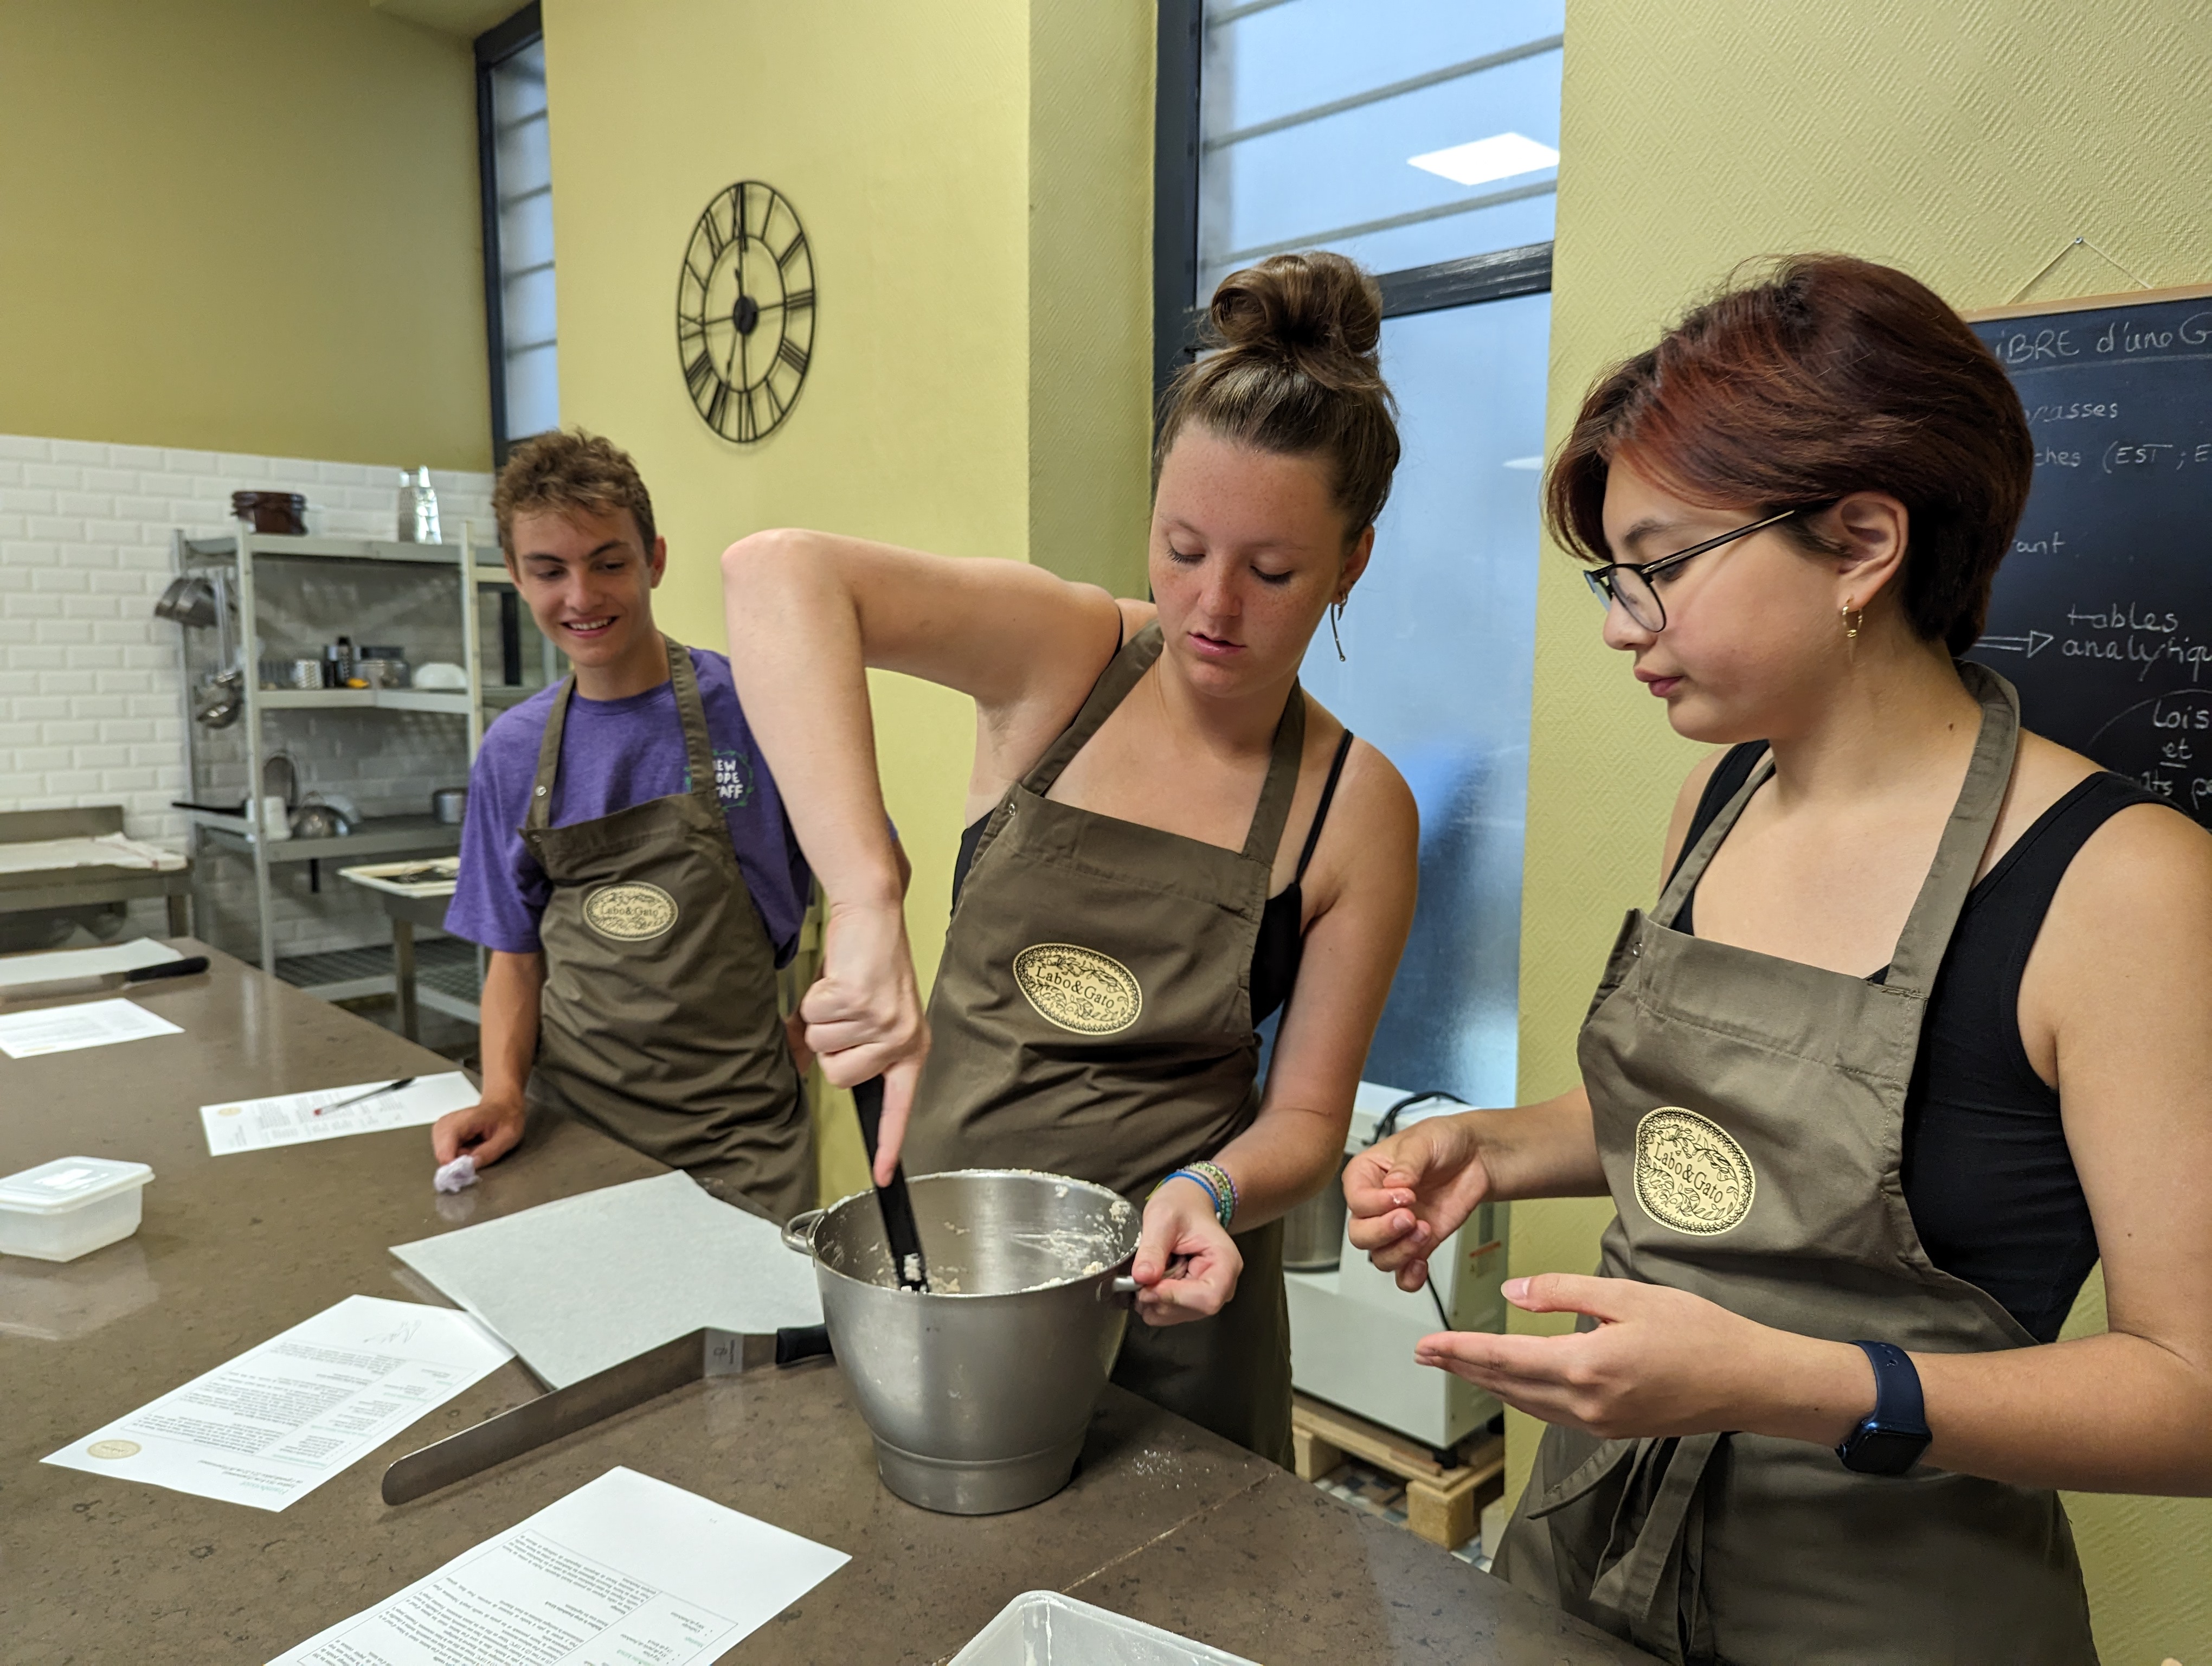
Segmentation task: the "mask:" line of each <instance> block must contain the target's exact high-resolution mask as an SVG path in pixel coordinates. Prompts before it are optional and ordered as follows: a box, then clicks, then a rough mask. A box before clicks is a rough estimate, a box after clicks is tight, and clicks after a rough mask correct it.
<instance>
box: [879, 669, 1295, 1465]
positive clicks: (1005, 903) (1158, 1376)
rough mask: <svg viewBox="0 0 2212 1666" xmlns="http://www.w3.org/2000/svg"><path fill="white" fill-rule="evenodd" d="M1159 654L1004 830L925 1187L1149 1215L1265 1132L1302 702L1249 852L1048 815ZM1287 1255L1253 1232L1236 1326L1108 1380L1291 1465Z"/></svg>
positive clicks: (1278, 1233)
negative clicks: (1002, 1177)
mask: <svg viewBox="0 0 2212 1666" xmlns="http://www.w3.org/2000/svg"><path fill="white" fill-rule="evenodd" d="M1160 648H1161V639H1160V632H1159V627H1158V625H1152V626H1148V627H1147V628H1146V629H1144V630H1143V631H1140V632H1139V634H1138V635H1136V636H1134V637H1133V638H1132V639H1131V640H1130V641H1128V642H1127V644H1126V645H1125V646H1124V647H1123V648H1121V651H1120V652H1119V653H1118V654H1115V657H1114V659H1113V660H1112V661H1111V662H1109V664H1108V666H1107V667H1106V670H1105V671H1104V672H1103V673H1102V674H1101V675H1100V677H1099V678H1098V682H1097V686H1096V687H1095V688H1093V689H1092V690H1091V696H1090V698H1089V699H1088V700H1086V701H1085V702H1084V706H1083V709H1082V710H1081V711H1080V712H1079V713H1078V714H1076V718H1075V721H1074V722H1073V723H1072V724H1070V725H1069V726H1068V727H1067V729H1066V732H1065V733H1063V734H1061V736H1060V739H1058V740H1056V741H1054V743H1053V745H1052V746H1051V748H1050V750H1048V751H1047V752H1046V753H1045V755H1044V756H1043V757H1042V758H1040V759H1038V760H1037V763H1036V767H1035V768H1034V769H1031V770H1030V773H1029V774H1028V775H1027V776H1025V777H1024V779H1023V780H1021V781H1018V782H1016V783H1015V784H1014V785H1013V786H1012V787H1009V788H1008V789H1007V792H1006V797H1005V798H1004V799H1002V800H1000V803H999V805H998V806H997V808H996V809H994V811H993V812H991V818H990V821H989V822H988V824H987V825H986V826H985V828H984V830H983V835H982V839H981V844H980V845H979V846H978V848H977V849H976V852H975V861H974V864H973V865H972V866H970V867H969V872H968V877H967V879H966V881H965V882H964V883H963V885H962V886H961V890H960V895H959V897H957V899H956V900H955V903H954V905H953V912H952V924H951V930H950V931H949V933H947V935H946V938H945V958H944V959H943V961H942V962H941V963H940V964H939V967H938V973H937V986H936V988H935V990H934V991H933V994H931V997H930V1003H929V1020H930V1028H931V1031H932V1034H933V1044H932V1047H931V1050H930V1055H929V1061H928V1063H927V1066H926V1067H924V1070H923V1073H922V1079H921V1090H920V1094H919V1097H918V1099H917V1102H916V1109H915V1119H914V1125H913V1128H912V1129H911V1130H910V1131H909V1133H908V1136H907V1146H906V1151H907V1166H908V1169H909V1170H913V1171H914V1172H916V1173H924V1174H926V1173H929V1172H931V1171H933V1170H942V1169H971V1168H1000V1167H1017V1168H1029V1169H1042V1170H1047V1171H1048V1172H1051V1173H1054V1174H1067V1175H1073V1176H1075V1177H1078V1178H1079V1179H1083V1180H1089V1181H1094V1182H1097V1183H1099V1184H1102V1185H1107V1186H1111V1187H1113V1188H1114V1189H1115V1190H1116V1191H1118V1192H1120V1193H1121V1194H1122V1195H1124V1196H1125V1197H1127V1198H1129V1199H1131V1200H1132V1201H1137V1202H1141V1201H1143V1200H1144V1198H1145V1197H1146V1195H1147V1194H1148V1193H1149V1192H1150V1190H1151V1189H1152V1185H1153V1184H1154V1183H1156V1182H1157V1181H1158V1180H1159V1178H1160V1177H1162V1176H1163V1175H1165V1174H1167V1173H1169V1172H1170V1170H1174V1169H1176V1168H1177V1167H1179V1166H1181V1165H1182V1164H1185V1163H1189V1162H1193V1161H1195V1160H1198V1159H1200V1158H1210V1157H1212V1155H1213V1154H1214V1153H1215V1152H1218V1151H1219V1150H1220V1149H1221V1147H1222V1146H1225V1145H1226V1144H1228V1143H1229V1141H1230V1140H1232V1139H1234V1138H1235V1137H1236V1136H1237V1134H1241V1133H1243V1131H1244V1130H1245V1129H1246V1128H1249V1127H1250V1126H1251V1123H1252V1120H1253V1118H1254V1117H1255V1116H1257V1115H1258V1114H1259V1109H1260V1091H1259V1085H1258V1071H1259V1041H1258V1038H1257V1037H1255V1035H1254V1034H1253V1031H1252V1000H1251V990H1250V988H1249V984H1250V980H1251V972H1252V952H1253V945H1254V944H1255V942H1256V941H1257V940H1258V938H1259V934H1260V918H1261V914H1262V913H1263V912H1264V911H1265V910H1266V908H1267V891H1268V885H1269V882H1270V879H1272V877H1273V870H1274V861H1275V848H1276V846H1277V844H1278V843H1279V842H1280V840H1281V838H1282V833H1283V824H1284V823H1285V821H1286V820H1287V819H1288V818H1289V815H1290V809H1291V796H1292V794H1293V793H1296V791H1297V781H1298V765H1299V762H1300V759H1301V757H1302V756H1303V753H1304V744H1305V696H1304V690H1299V689H1296V688H1293V689H1292V690H1291V698H1290V701H1289V703H1288V704H1287V705H1286V706H1285V708H1284V710H1283V717H1282V721H1281V722H1280V723H1279V724H1278V725H1277V726H1276V729H1275V737H1274V747H1273V755H1272V756H1271V757H1270V758H1269V760H1268V764H1267V781H1266V784H1265V785H1264V786H1262V787H1261V789H1260V800H1259V805H1258V807H1257V808H1256V809H1255V811H1254V812H1253V815H1252V824H1251V827H1250V830H1249V832H1248V834H1247V835H1246V837H1245V841H1244V848H1243V849H1242V850H1241V851H1238V850H1225V849H1223V848H1220V847H1219V846H1218V845H1211V844H1206V843H1205V842H1202V841H1200V840H1196V839H1189V838H1184V837H1182V836H1180V835H1178V834H1174V833H1165V832H1162V831H1160V830H1158V829H1157V828H1151V827H1141V826H1139V825H1138V824H1136V823H1134V822H1127V821H1121V820H1118V819H1117V818H1114V817H1112V816H1102V815H1098V814H1097V813H1095V812H1091V811H1088V810H1079V809H1076V808H1075V807H1074V806H1071V805H1066V804H1060V803H1055V802H1054V800H1051V799H1049V798H1048V797H1047V796H1046V794H1047V793H1049V792H1050V791H1051V790H1052V786H1053V783H1054V781H1057V780H1058V779H1059V778H1060V771H1061V770H1062V769H1066V767H1067V764H1068V762H1069V760H1070V759H1072V758H1073V757H1075V755H1076V754H1077V753H1078V752H1079V751H1082V750H1083V746H1084V743H1085V742H1086V741H1088V740H1089V739H1091V736H1092V735H1094V734H1096V733H1097V732H1098V728H1099V726H1100V725H1101V724H1103V722H1105V721H1106V719H1107V717H1108V716H1109V714H1111V713H1112V712H1113V710H1114V709H1115V707H1117V706H1119V705H1120V704H1121V702H1122V700H1123V698H1124V697H1125V696H1127V694H1128V692H1129V690H1132V689H1133V688H1134V687H1135V686H1136V685H1137V682H1138V680H1139V678H1141V677H1143V675H1144V674H1145V672H1146V669H1147V668H1148V667H1150V666H1152V662H1153V661H1154V660H1158V658H1159V655H1160ZM1282 1238H1283V1234H1282V1223H1281V1222H1280V1221H1271V1222H1269V1223H1268V1224H1267V1225H1265V1226H1261V1227H1259V1228H1257V1229H1255V1231H1249V1232H1240V1233H1237V1235H1236V1240H1237V1249H1239V1251H1241V1252H1242V1254H1243V1257H1244V1270H1243V1276H1242V1277H1241V1278H1240V1280H1238V1283H1237V1294H1236V1296H1235V1298H1233V1299H1232V1300H1231V1302H1230V1303H1229V1304H1228V1306H1227V1307H1225V1308H1224V1309H1223V1310H1222V1311H1221V1312H1219V1313H1218V1314H1216V1315H1215V1316H1213V1317H1212V1318H1210V1319H1200V1320H1196V1321H1194V1322H1190V1323H1188V1324H1182V1325H1170V1326H1160V1327H1154V1326H1152V1325H1146V1324H1132V1325H1131V1326H1130V1327H1129V1329H1128V1335H1127V1340H1126V1341H1124V1342H1123V1344H1122V1347H1121V1361H1120V1363H1119V1364H1118V1365H1116V1366H1115V1371H1114V1380H1115V1382H1117V1383H1121V1385H1122V1386H1124V1387H1125V1388H1128V1389H1133V1390H1134V1391H1135V1392H1136V1393H1139V1394H1141V1395H1145V1396H1146V1397H1147V1398H1148V1399H1151V1400H1152V1401H1154V1402H1157V1403H1158V1404H1160V1405H1163V1406H1165V1407H1166V1408H1168V1409H1169V1410H1170V1411H1173V1412H1176V1413H1179V1414H1182V1416H1185V1417H1188V1418H1189V1419H1190V1420H1192V1421H1194V1422H1195V1423H1199V1424H1201V1425H1203V1426H1205V1427H1206V1428H1209V1429H1212V1431H1214V1432H1216V1433H1218V1434H1220V1435H1222V1436H1225V1438H1228V1439H1231V1440H1234V1441H1237V1443H1239V1444H1242V1445H1243V1446H1246V1447H1249V1449H1250V1450H1253V1451H1255V1452H1258V1453H1260V1454H1261V1456H1265V1457H1269V1458H1273V1459H1274V1460H1275V1461H1276V1462H1283V1463H1287V1462H1289V1457H1290V1441H1291V1354H1290V1320H1289V1314H1288V1311H1287V1309H1286V1307H1285V1298H1284V1294H1283V1276H1282V1247H1283V1246H1282Z"/></svg>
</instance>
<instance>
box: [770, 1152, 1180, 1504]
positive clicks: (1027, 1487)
mask: <svg viewBox="0 0 2212 1666" xmlns="http://www.w3.org/2000/svg"><path fill="white" fill-rule="evenodd" d="M908 1189H909V1190H910V1191H911V1193H912V1195H913V1198H914V1213H915V1222H916V1224H917V1225H919V1227H920V1228H921V1248H922V1255H923V1256H924V1258H925V1259H926V1260H927V1262H928V1265H929V1282H930V1288H929V1290H928V1291H927V1292H914V1291H905V1290H901V1289H900V1288H899V1287H898V1279H897V1275H896V1272H895V1271H894V1269H893V1268H892V1266H891V1257H890V1246H889V1245H888V1244H887V1243H885V1241H884V1223H883V1214H882V1211H881V1210H880V1209H879V1208H878V1206H877V1202H876V1195H875V1194H874V1192H872V1191H866V1192H856V1193H854V1195H852V1196H850V1197H848V1198H843V1199H841V1200H840V1201H837V1202H836V1203H833V1204H831V1205H830V1206H829V1207H828V1208H827V1209H809V1210H807V1211H806V1212H805V1213H804V1214H800V1215H797V1216H794V1217H793V1219H792V1221H791V1223H790V1225H787V1226H786V1227H785V1228H784V1232H783V1238H784V1242H785V1243H787V1244H789V1245H790V1246H791V1247H792V1248H793V1249H797V1250H799V1251H801V1252H802V1253H804V1254H806V1255H810V1256H812V1257H813V1259H814V1276H815V1280H816V1282H817V1284H819V1285H820V1286H821V1290H822V1316H823V1319H824V1320H825V1321H826V1322H827V1323H828V1324H829V1341H830V1344H831V1346H832V1347H834V1348H835V1349H836V1354H837V1363H838V1364H839V1365H840V1366H842V1368H843V1370H844V1372H845V1376H846V1379H847V1380H848V1382H849V1383H851V1384H852V1386H853V1393H854V1397H855V1398H856V1399H857V1400H858V1401H859V1402H860V1416H861V1418H862V1420H864V1421H866V1424H867V1426H868V1432H870V1433H871V1434H872V1435H873V1436H874V1437H875V1441H876V1468H877V1470H878V1473H879V1474H881V1475H882V1476H883V1478H884V1486H886V1487H890V1490H891V1491H892V1492H894V1493H897V1494H898V1496H899V1497H901V1498H902V1499H906V1500H907V1501H908V1503H910V1504H918V1505H921V1506H922V1508H923V1509H925V1510H939V1511H946V1512H948V1513H950V1514H952V1515H957V1516H987V1515H993V1514H995V1513H996V1512H998V1511H1003V1510H1019V1509H1021V1508H1023V1507H1024V1505H1032V1504H1036V1503H1038V1502H1040V1501H1041V1500H1042V1499H1048V1498H1050V1497H1051V1496H1052V1495H1053V1494H1054V1493H1057V1492H1058V1491H1060V1488H1061V1487H1065V1486H1066V1484H1067V1478H1068V1476H1069V1475H1070V1474H1073V1471H1074V1468H1075V1460H1076V1457H1077V1455H1078V1454H1079V1452H1080V1451H1081V1450H1082V1449H1083V1437H1084V1433H1085V1431H1086V1430H1087V1429H1088V1428H1089V1427H1090V1424H1091V1409H1092V1408H1093V1407H1095V1406H1096V1405H1097V1402H1098V1394H1099V1390H1100V1389H1103V1388H1104V1387H1105V1385H1106V1377H1107V1374H1108V1373H1109V1371H1112V1370H1113V1368H1114V1356H1115V1354H1116V1353H1119V1352H1120V1350H1121V1332H1122V1328H1123V1327H1124V1325H1125V1324H1126V1323H1127V1319H1128V1312H1129V1306H1130V1302H1131V1298H1133V1295H1134V1294H1135V1291H1136V1286H1135V1284H1134V1283H1133V1281H1132V1280H1129V1279H1128V1278H1127V1277H1126V1276H1124V1275H1125V1274H1127V1272H1128V1269H1129V1262H1131V1260H1133V1258H1134V1256H1135V1255H1136V1253H1137V1234H1138V1229H1139V1218H1138V1212H1137V1211H1136V1209H1134V1208H1133V1207H1131V1206H1130V1205H1129V1204H1128V1203H1127V1201H1124V1200H1123V1199H1122V1198H1121V1197H1120V1196H1118V1195H1115V1193H1114V1192H1113V1191H1111V1190H1109V1189H1108V1188H1106V1187H1104V1186H1095V1185H1092V1184H1091V1183H1089V1182H1087V1181H1082V1180H1072V1179H1069V1178H1067V1177H1065V1176H1062V1175H1051V1174H1038V1173H1036V1172H1034V1171H1031V1170H1024V1169H963V1170H955V1171H953V1172H951V1173H949V1174H925V1175H916V1176H915V1177H913V1178H912V1179H910V1180H909V1181H908Z"/></svg>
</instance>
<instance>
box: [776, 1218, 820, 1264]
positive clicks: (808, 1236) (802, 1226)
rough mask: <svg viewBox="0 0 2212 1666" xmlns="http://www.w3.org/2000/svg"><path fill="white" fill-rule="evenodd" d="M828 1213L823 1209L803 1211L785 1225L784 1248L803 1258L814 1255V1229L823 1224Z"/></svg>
mask: <svg viewBox="0 0 2212 1666" xmlns="http://www.w3.org/2000/svg"><path fill="white" fill-rule="evenodd" d="M824 1213H827V1212H826V1211H824V1210H821V1209H801V1210H800V1211H799V1213H797V1214H795V1215H793V1217H792V1218H791V1219H789V1220H787V1221H786V1222H785V1223H784V1225H783V1246H784V1248H785V1249H796V1250H798V1251H799V1254H800V1255H802V1256H812V1255H813V1253H814V1229H815V1228H816V1227H817V1226H819V1225H821V1224H822V1217H823V1214H824Z"/></svg>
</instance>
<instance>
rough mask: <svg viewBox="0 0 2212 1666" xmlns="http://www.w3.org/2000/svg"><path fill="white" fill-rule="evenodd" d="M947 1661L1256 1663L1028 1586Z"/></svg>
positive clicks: (1037, 1665) (1026, 1665) (1132, 1665)
mask: <svg viewBox="0 0 2212 1666" xmlns="http://www.w3.org/2000/svg"><path fill="white" fill-rule="evenodd" d="M951 1666H1255V1662H1252V1661H1249V1660H1247V1659H1246V1658H1245V1657H1243V1655H1231V1654H1224V1653H1222V1651H1220V1650H1218V1649H1209V1648H1207V1647H1206V1645H1205V1644H1203V1643H1194V1642H1192V1641H1191V1640H1190V1639H1188V1638H1187V1637H1177V1636H1176V1634H1175V1633H1173V1632H1164V1631H1162V1630H1161V1629H1160V1628H1159V1627H1158V1626H1147V1625H1144V1624H1142V1623H1141V1622H1139V1621H1138V1620H1129V1619H1125V1618H1124V1617H1123V1616H1121V1614H1115V1613H1114V1612H1113V1611H1112V1610H1111V1609H1109V1608H1093V1607H1092V1606H1091V1604H1090V1603H1088V1602H1076V1601H1075V1600H1074V1599H1073V1598H1072V1597H1066V1596H1061V1595H1060V1593H1059V1592H1058V1591H1051V1590H1028V1591H1024V1592H1023V1593H1022V1594H1021V1595H1020V1596H1017V1597H1016V1598H1014V1600H1013V1601H1012V1602H1009V1603H1007V1604H1006V1607H1005V1608H1000V1610H999V1612H998V1614H997V1615H996V1616H995V1617H994V1619H993V1620H992V1621H991V1623H990V1624H989V1625H987V1626H984V1627H983V1629H982V1630H981V1631H980V1632H978V1633H975V1636H974V1637H973V1638H972V1639H969V1644H968V1646H967V1647H966V1648H964V1649H963V1650H962V1651H960V1652H959V1653H958V1654H957V1655H955V1656H953V1657H952V1662H951Z"/></svg>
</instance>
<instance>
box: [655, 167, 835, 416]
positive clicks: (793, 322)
mask: <svg viewBox="0 0 2212 1666" xmlns="http://www.w3.org/2000/svg"><path fill="white" fill-rule="evenodd" d="M676 352H677V357H678V362H680V363H681V364H682V365H683V367H684V386H685V387H686V388H687V389H689V390H690V394H691V403H692V404H695V405H696V406H697V407H698V408H699V414H700V416H702V417H704V418H706V421H707V426H708V428H711V429H714V432H715V433H717V434H719V435H721V436H722V437H723V438H724V439H725V440H734V441H738V443H739V444H741V445H743V444H750V443H751V442H752V441H756V440H759V439H763V438H765V437H766V436H767V435H770V434H772V433H774V432H775V429H776V428H777V426H778V425H779V424H780V423H781V422H782V421H783V419H784V418H785V417H787V416H789V415H790V414H791V407H792V406H793V404H795V403H797V401H798V398H799V388H800V387H801V386H804V384H805V380H806V366H807V362H808V361H809V360H810V359H811V357H812V356H813V352H814V256H813V253H812V252H811V250H809V249H808V247H807V246H806V231H805V228H804V227H802V226H801V225H800V224H799V216H798V215H797V214H796V213H795V212H793V209H792V206H791V204H789V203H787V202H786V201H785V200H784V199H783V197H782V196H781V193H779V192H776V191H775V189H774V188H773V187H771V186H769V185H763V184H762V183H761V182H760V181H759V180H757V179H742V180H739V181H738V183H737V184H736V185H732V186H731V187H730V188H729V189H728V190H727V191H726V192H722V193H721V194H720V196H718V197H716V198H714V201H713V202H711V203H709V204H707V211H706V212H705V213H704V214H702V215H701V216H699V223H698V224H697V225H696V226H695V227H693V228H692V229H691V244H690V247H689V248H687V249H686V250H684V270H683V271H682V272H681V273H680V274H679V275H678V277H677V280H676Z"/></svg>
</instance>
